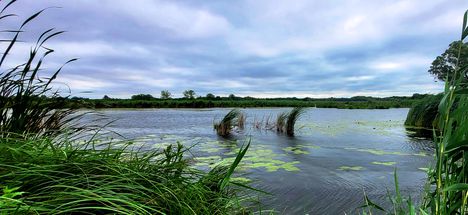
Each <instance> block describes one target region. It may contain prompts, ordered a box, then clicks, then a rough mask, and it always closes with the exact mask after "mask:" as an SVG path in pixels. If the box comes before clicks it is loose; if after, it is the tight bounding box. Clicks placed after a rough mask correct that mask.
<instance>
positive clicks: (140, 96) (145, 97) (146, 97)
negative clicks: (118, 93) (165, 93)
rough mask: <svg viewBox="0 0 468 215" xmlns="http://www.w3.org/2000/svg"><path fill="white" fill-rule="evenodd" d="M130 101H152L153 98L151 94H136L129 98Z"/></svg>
mask: <svg viewBox="0 0 468 215" xmlns="http://www.w3.org/2000/svg"><path fill="white" fill-rule="evenodd" d="M131 99H132V100H152V99H154V97H153V96H152V95H151V94H137V95H133V96H132V97H131Z"/></svg>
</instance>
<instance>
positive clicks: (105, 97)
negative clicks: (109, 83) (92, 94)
mask: <svg viewBox="0 0 468 215" xmlns="http://www.w3.org/2000/svg"><path fill="white" fill-rule="evenodd" d="M102 99H104V100H108V99H111V98H110V97H109V96H108V95H104V97H102Z"/></svg>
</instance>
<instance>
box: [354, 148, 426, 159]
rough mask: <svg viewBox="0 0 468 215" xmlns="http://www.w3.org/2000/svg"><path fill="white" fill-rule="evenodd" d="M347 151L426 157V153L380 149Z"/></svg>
mask: <svg viewBox="0 0 468 215" xmlns="http://www.w3.org/2000/svg"><path fill="white" fill-rule="evenodd" d="M345 149H346V150H354V151H358V152H367V153H371V154H374V155H414V156H422V157H424V156H426V153H424V152H419V153H415V154H408V153H403V152H389V151H383V150H378V149H359V148H345Z"/></svg>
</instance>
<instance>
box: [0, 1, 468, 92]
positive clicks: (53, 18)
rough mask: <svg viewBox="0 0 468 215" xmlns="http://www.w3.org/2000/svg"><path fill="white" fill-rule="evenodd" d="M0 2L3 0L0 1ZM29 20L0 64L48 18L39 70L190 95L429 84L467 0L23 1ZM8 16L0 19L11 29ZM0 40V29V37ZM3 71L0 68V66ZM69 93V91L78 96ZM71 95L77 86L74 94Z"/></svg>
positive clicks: (90, 87) (101, 88)
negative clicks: (49, 35)
mask: <svg viewBox="0 0 468 215" xmlns="http://www.w3.org/2000/svg"><path fill="white" fill-rule="evenodd" d="M0 4H3V3H0ZM49 6H59V7H61V9H50V10H47V11H46V13H45V14H44V15H42V16H41V17H40V18H39V19H38V20H36V21H35V22H34V25H29V26H28V27H27V28H26V29H25V30H26V32H25V34H24V35H23V36H22V37H21V40H23V41H25V43H22V44H20V45H19V46H18V48H17V49H15V50H16V52H15V53H14V54H12V55H11V56H10V57H9V61H8V65H14V64H18V63H21V62H22V61H24V57H25V56H26V55H27V51H28V50H29V47H30V45H31V42H34V41H35V36H37V35H39V34H40V33H41V31H43V30H45V29H48V28H50V27H56V28H57V29H58V30H66V31H67V33H66V34H64V35H61V36H59V37H57V38H54V39H53V40H51V41H50V42H49V43H48V44H47V47H50V48H53V49H55V50H56V53H55V54H54V55H52V56H49V57H48V58H47V59H46V63H45V67H46V68H47V69H50V70H51V69H54V68H58V67H59V66H61V65H62V64H63V63H64V62H66V60H68V59H70V58H75V57H78V58H80V60H79V61H77V62H74V63H72V64H70V65H67V66H66V67H65V70H64V71H63V74H62V75H63V77H62V78H61V79H60V81H63V82H68V85H69V86H70V87H71V88H72V90H73V92H82V91H91V93H86V94H82V95H83V96H89V97H96V98H100V97H102V96H103V95H104V94H107V95H109V96H111V97H119V96H120V97H129V96H130V95H132V94H137V93H152V94H154V95H158V94H159V92H160V90H163V89H168V90H170V91H171V92H172V93H173V94H175V95H176V96H180V95H181V92H182V91H183V90H185V89H193V90H195V91H196V92H197V93H198V94H199V95H204V94H206V93H214V94H215V95H228V94H230V93H234V94H236V95H241V96H247V95H250V96H260V97H276V96H296V97H306V96H307V97H330V96H334V97H341V96H345V97H348V96H355V95H373V96H391V95H411V94H413V93H427V92H431V93H436V92H438V91H440V90H442V87H443V86H442V84H441V83H436V82H434V79H433V78H432V77H431V76H430V75H429V74H428V73H427V69H428V68H429V66H430V63H431V62H432V60H433V59H434V58H435V57H436V56H437V55H439V54H441V53H442V52H443V51H444V50H445V49H446V48H447V46H448V44H449V43H450V42H452V41H453V40H456V39H458V35H459V33H460V32H459V31H460V25H461V18H462V14H463V12H464V9H465V8H467V7H468V3H467V2H465V1H462V0H454V1H451V2H450V3H447V2H446V1H442V0H434V1H422V0H415V1H405V0H397V1H370V0H357V1H342V2H340V3H339V4H337V2H334V1H308V0H291V1H280V0H274V1H271V0H240V1H235V2H233V1H203V2H200V1H190V0H173V1H169V0H154V1H153V0H140V1H126V0H117V1H111V0H103V1H99V2H97V1H94V0H67V1H59V0H48V1H35V0H23V1H21V2H18V3H17V4H16V6H15V8H13V9H12V10H14V11H15V13H17V14H18V15H19V17H20V18H25V17H27V15H28V14H32V13H33V11H37V10H38V9H41V8H45V7H49ZM18 23H19V21H18V18H14V19H8V21H5V22H4V24H5V25H4V26H7V27H8V28H14V27H15V26H16V27H17V26H18ZM1 36H2V37H5V36H6V35H5V34H1ZM2 69H3V68H2ZM78 94H79V93H78ZM80 95H81V94H80Z"/></svg>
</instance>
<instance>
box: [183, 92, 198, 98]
mask: <svg viewBox="0 0 468 215" xmlns="http://www.w3.org/2000/svg"><path fill="white" fill-rule="evenodd" d="M183 94H184V98H186V99H194V98H195V95H196V94H195V91H193V90H186V91H184V92H183Z"/></svg>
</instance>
